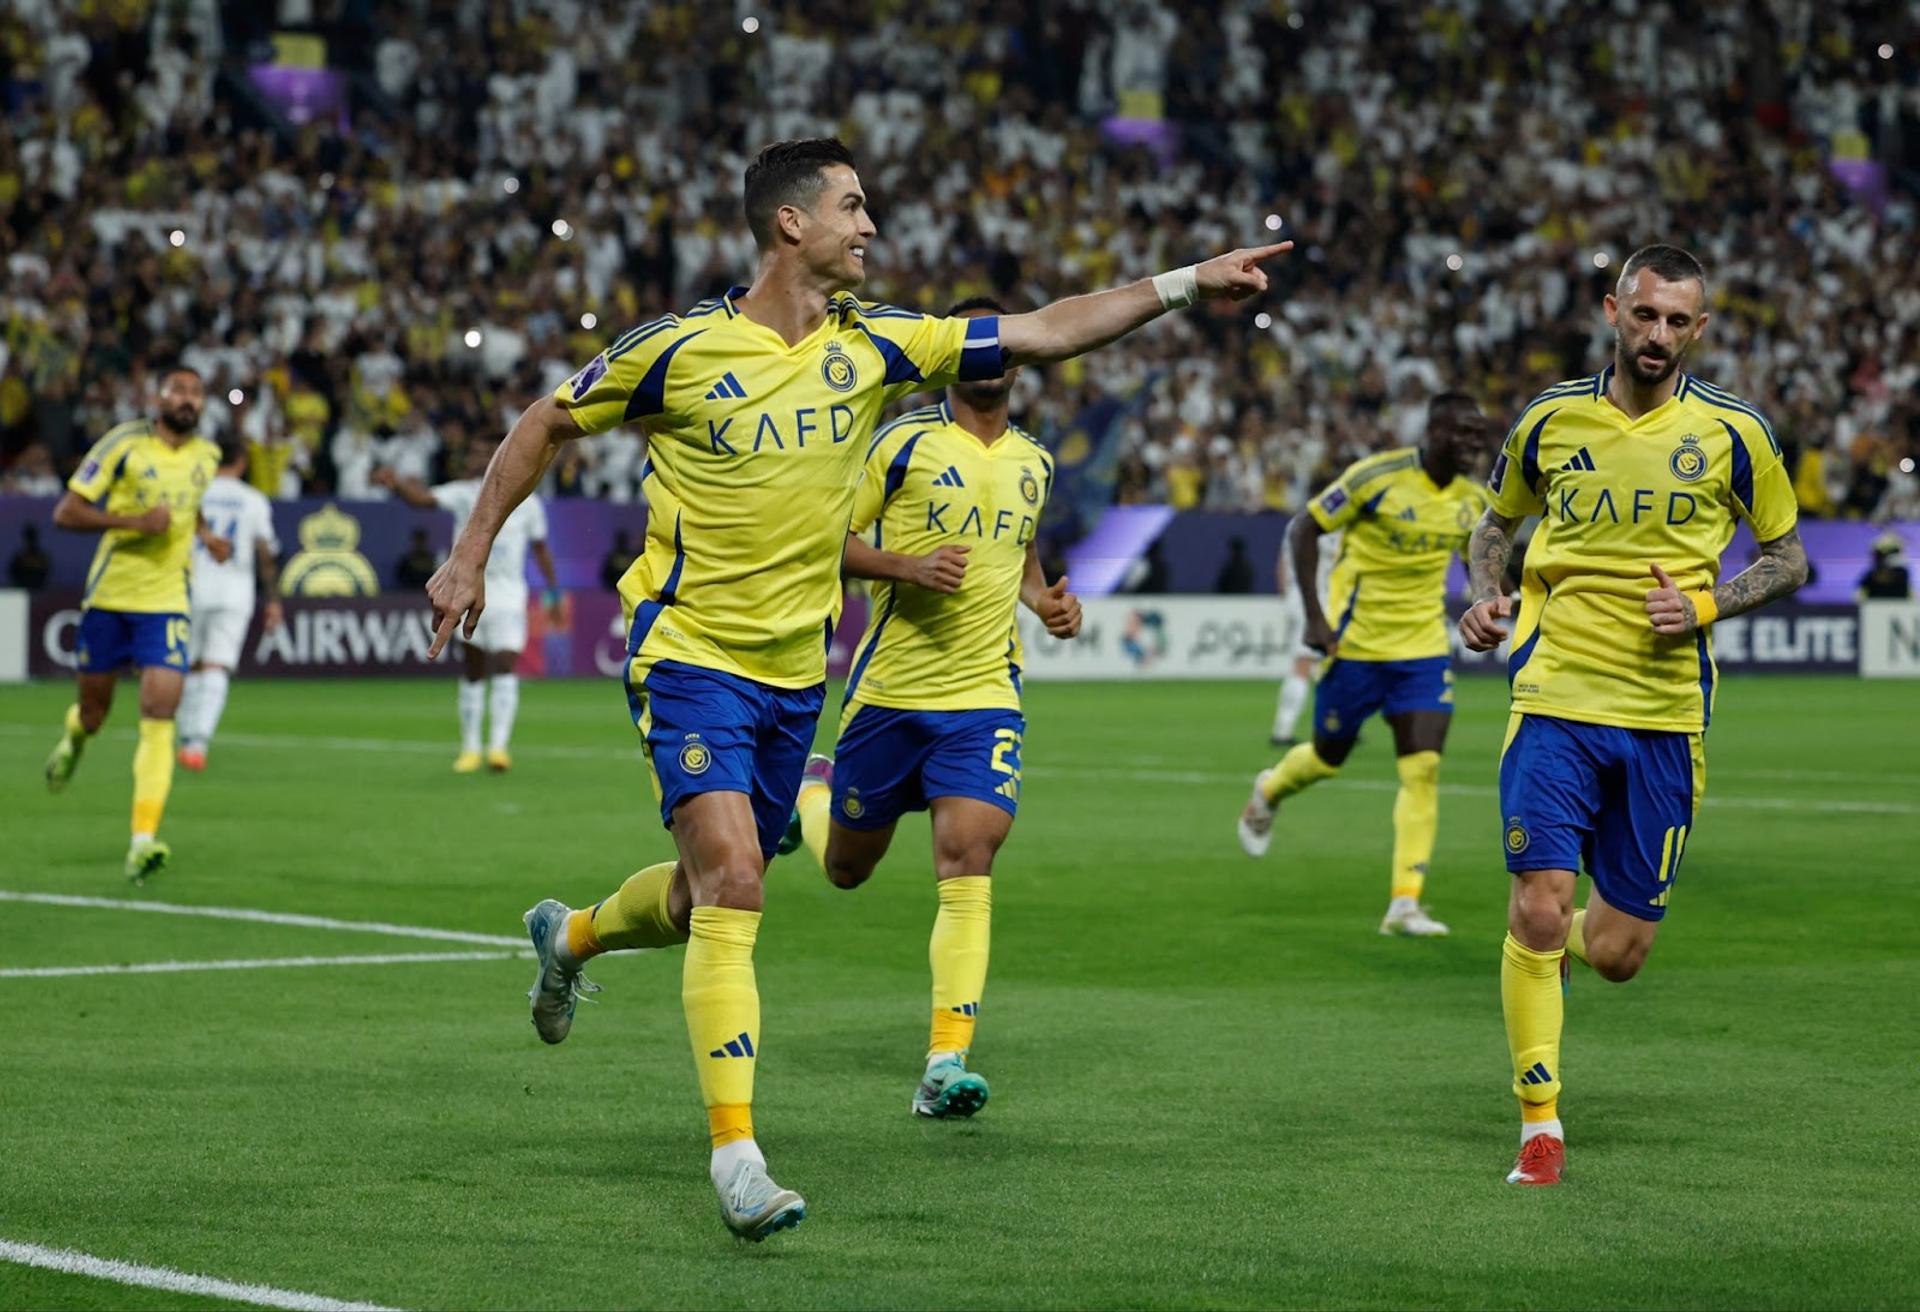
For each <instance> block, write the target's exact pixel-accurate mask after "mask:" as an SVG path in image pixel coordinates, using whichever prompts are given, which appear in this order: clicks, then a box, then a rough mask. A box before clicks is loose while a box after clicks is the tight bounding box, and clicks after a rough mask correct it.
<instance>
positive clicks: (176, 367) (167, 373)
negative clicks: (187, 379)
mask: <svg viewBox="0 0 1920 1312" xmlns="http://www.w3.org/2000/svg"><path fill="white" fill-rule="evenodd" d="M175 374H192V375H193V376H194V377H195V378H199V379H200V381H201V382H203V383H204V382H206V381H207V380H206V379H204V378H201V377H200V371H199V370H198V369H195V368H194V367H193V366H192V365H190V364H186V363H184V362H183V361H180V360H170V361H168V362H167V364H166V365H165V366H163V367H162V368H161V370H160V372H159V373H158V374H157V375H155V377H156V379H157V381H156V382H155V383H154V386H155V387H165V386H166V385H167V379H169V378H171V377H173V376H174V375H175Z"/></svg>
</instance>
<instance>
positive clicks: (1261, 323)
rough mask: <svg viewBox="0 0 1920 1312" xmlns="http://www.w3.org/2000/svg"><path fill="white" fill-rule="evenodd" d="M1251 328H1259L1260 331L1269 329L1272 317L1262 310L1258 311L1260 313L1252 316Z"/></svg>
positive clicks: (1271, 324)
mask: <svg viewBox="0 0 1920 1312" xmlns="http://www.w3.org/2000/svg"><path fill="white" fill-rule="evenodd" d="M1253 326H1254V327H1255V328H1260V329H1267V328H1271V327H1273V316H1272V315H1270V314H1268V313H1267V312H1266V311H1265V310H1262V311H1260V313H1258V314H1256V315H1254V316H1253Z"/></svg>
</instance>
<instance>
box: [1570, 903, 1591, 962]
mask: <svg viewBox="0 0 1920 1312" xmlns="http://www.w3.org/2000/svg"><path fill="white" fill-rule="evenodd" d="M1567 951H1569V952H1571V953H1572V954H1573V959H1574V960H1575V961H1577V962H1579V963H1580V964H1581V965H1583V966H1588V965H1592V964H1593V963H1592V962H1590V961H1588V960H1587V909H1586V908H1585V907H1581V908H1580V909H1579V910H1578V911H1576V912H1574V913H1573V928H1572V929H1569V930H1568V931H1567Z"/></svg>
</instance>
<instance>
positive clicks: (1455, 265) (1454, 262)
mask: <svg viewBox="0 0 1920 1312" xmlns="http://www.w3.org/2000/svg"><path fill="white" fill-rule="evenodd" d="M1466 263H1467V262H1466V261H1465V260H1463V259H1461V258H1460V253H1459V252H1458V251H1455V252H1454V253H1453V254H1452V255H1449V256H1447V267H1448V268H1449V269H1451V270H1453V271H1454V272H1455V273H1458V272H1460V270H1461V269H1462V268H1464V267H1465V266H1466Z"/></svg>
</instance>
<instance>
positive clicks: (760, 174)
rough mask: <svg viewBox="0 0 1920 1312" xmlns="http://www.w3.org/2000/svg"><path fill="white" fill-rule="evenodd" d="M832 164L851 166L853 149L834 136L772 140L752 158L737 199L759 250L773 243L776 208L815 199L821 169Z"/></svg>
mask: <svg viewBox="0 0 1920 1312" xmlns="http://www.w3.org/2000/svg"><path fill="white" fill-rule="evenodd" d="M835 164H845V165H846V166H847V167H848V168H852V167H853V152H852V151H850V150H848V149H847V148H846V146H845V144H843V143H842V142H841V140H840V138H838V137H806V138H803V139H801V140H799V141H776V142H774V143H773V144H772V145H771V146H768V147H767V148H766V149H765V150H763V151H761V152H760V153H759V154H758V155H755V156H754V157H753V163H751V164H749V165H747V176H746V182H745V185H744V186H743V187H742V189H741V190H742V196H741V200H742V206H743V208H744V209H745V210H746V212H747V227H748V228H749V229H750V230H751V231H752V232H753V240H754V241H755V242H756V243H757V244H758V245H759V246H760V248H761V249H762V250H765V249H766V248H768V247H769V246H772V245H773V219H774V215H776V214H778V213H779V212H780V207H781V206H782V205H807V204H811V203H812V202H813V201H815V200H817V199H818V198H819V195H820V190H821V188H822V187H823V186H824V185H825V183H824V181H823V180H822V179H821V177H820V174H821V171H822V170H824V169H827V168H829V167H831V166H833V165H835Z"/></svg>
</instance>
